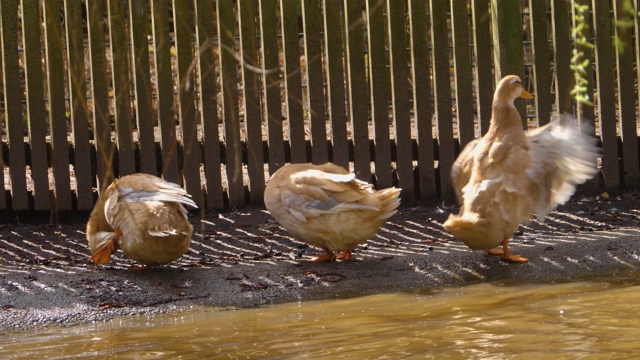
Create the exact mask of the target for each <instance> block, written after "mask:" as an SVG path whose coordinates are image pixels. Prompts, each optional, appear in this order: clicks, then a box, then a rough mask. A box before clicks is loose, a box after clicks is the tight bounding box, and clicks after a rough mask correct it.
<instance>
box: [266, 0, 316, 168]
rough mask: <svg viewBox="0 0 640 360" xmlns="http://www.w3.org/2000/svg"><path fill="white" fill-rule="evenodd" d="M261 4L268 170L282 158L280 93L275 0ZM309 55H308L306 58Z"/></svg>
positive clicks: (281, 162) (279, 163)
mask: <svg viewBox="0 0 640 360" xmlns="http://www.w3.org/2000/svg"><path fill="white" fill-rule="evenodd" d="M258 6H259V7H260V35H261V36H260V39H261V40H262V41H261V44H260V45H261V51H262V70H263V74H262V88H263V89H264V90H263V98H262V102H263V103H264V107H265V111H264V113H263V116H264V121H265V122H266V123H267V141H268V144H269V150H268V157H269V173H270V174H273V173H274V172H276V170H278V169H279V168H280V167H281V166H282V165H284V162H285V156H284V142H283V134H282V105H281V104H280V102H281V96H280V64H279V60H278V51H279V50H278V32H277V31H278V18H277V6H276V0H263V1H258ZM308 61H309V59H308V58H307V62H308Z"/></svg>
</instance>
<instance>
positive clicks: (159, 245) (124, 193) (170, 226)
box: [86, 173, 197, 269]
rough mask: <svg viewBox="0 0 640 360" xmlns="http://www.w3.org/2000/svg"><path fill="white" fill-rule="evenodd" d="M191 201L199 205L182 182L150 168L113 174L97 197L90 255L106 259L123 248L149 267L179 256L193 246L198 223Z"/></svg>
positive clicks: (96, 260) (96, 259)
mask: <svg viewBox="0 0 640 360" xmlns="http://www.w3.org/2000/svg"><path fill="white" fill-rule="evenodd" d="M184 205H189V206H191V207H193V208H196V209H197V206H196V204H195V202H194V201H193V200H192V199H191V196H190V195H189V194H187V192H186V191H185V190H184V189H183V188H182V187H180V185H178V184H175V183H172V182H168V181H165V180H163V179H161V178H159V177H156V176H153V175H149V174H142V173H137V174H131V175H127V176H123V177H120V178H119V179H116V180H114V181H113V182H112V183H111V184H110V185H109V186H108V187H107V188H106V190H105V191H104V192H102V194H100V196H99V197H98V201H97V202H96V204H95V206H94V208H93V211H92V212H91V215H90V216H89V221H88V222H87V230H86V236H87V240H88V241H89V247H90V249H91V254H92V255H91V260H92V261H93V262H94V263H95V264H96V265H103V264H106V263H108V262H109V261H110V260H111V256H112V255H113V253H114V252H115V251H116V250H118V249H121V250H122V251H123V252H124V254H125V255H126V256H127V257H129V258H130V259H132V260H134V261H136V262H137V263H139V264H141V266H139V267H136V266H132V268H135V269H144V268H147V267H151V266H156V265H165V264H168V263H170V262H172V261H174V260H177V259H178V258H180V257H181V256H182V255H183V254H184V253H185V252H186V251H187V249H188V248H189V244H190V242H191V235H192V234H193V226H192V225H191V224H190V223H189V220H188V214H187V209H186V208H185V207H184Z"/></svg>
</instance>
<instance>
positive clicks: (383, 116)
mask: <svg viewBox="0 0 640 360" xmlns="http://www.w3.org/2000/svg"><path fill="white" fill-rule="evenodd" d="M385 9H386V3H385V0H367V31H368V38H369V39H368V40H369V42H368V44H367V45H368V49H369V92H370V93H371V100H370V101H371V118H372V121H373V133H374V138H373V143H374V154H375V155H374V157H373V158H374V162H375V164H374V165H375V177H376V185H377V187H378V188H379V189H382V188H387V187H390V186H391V185H392V177H391V175H392V174H391V151H390V147H391V141H390V140H389V105H388V101H389V94H388V88H389V84H388V81H387V77H388V75H389V71H388V70H387V67H386V54H385V38H386V33H385V21H386V20H385V18H384V10H385ZM374 74H375V75H374Z"/></svg>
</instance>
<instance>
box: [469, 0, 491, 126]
mask: <svg viewBox="0 0 640 360" xmlns="http://www.w3.org/2000/svg"><path fill="white" fill-rule="evenodd" d="M489 1H490V0H471V9H472V18H473V54H474V58H475V61H476V73H475V76H476V85H475V91H476V102H477V106H478V117H479V118H480V134H485V133H486V132H487V130H489V123H490V122H491V104H492V102H493V84H494V82H495V80H494V77H493V60H492V55H493V54H492V51H491V47H492V43H491V30H490V29H491V14H490V13H489Z"/></svg>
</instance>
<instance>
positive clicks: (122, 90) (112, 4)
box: [108, 0, 136, 176]
mask: <svg viewBox="0 0 640 360" xmlns="http://www.w3.org/2000/svg"><path fill="white" fill-rule="evenodd" d="M108 3H109V38H110V41H111V46H110V49H111V66H112V69H111V78H112V81H113V92H114V94H113V96H114V98H115V124H116V144H117V146H118V174H119V175H120V176H122V175H129V174H133V173H135V172H136V160H135V152H134V148H133V136H132V133H133V125H132V123H131V94H130V88H129V59H128V53H127V39H126V32H125V31H123V30H124V29H125V22H124V15H123V14H122V11H123V7H124V2H123V1H122V0H110V1H109V2H108Z"/></svg>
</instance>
